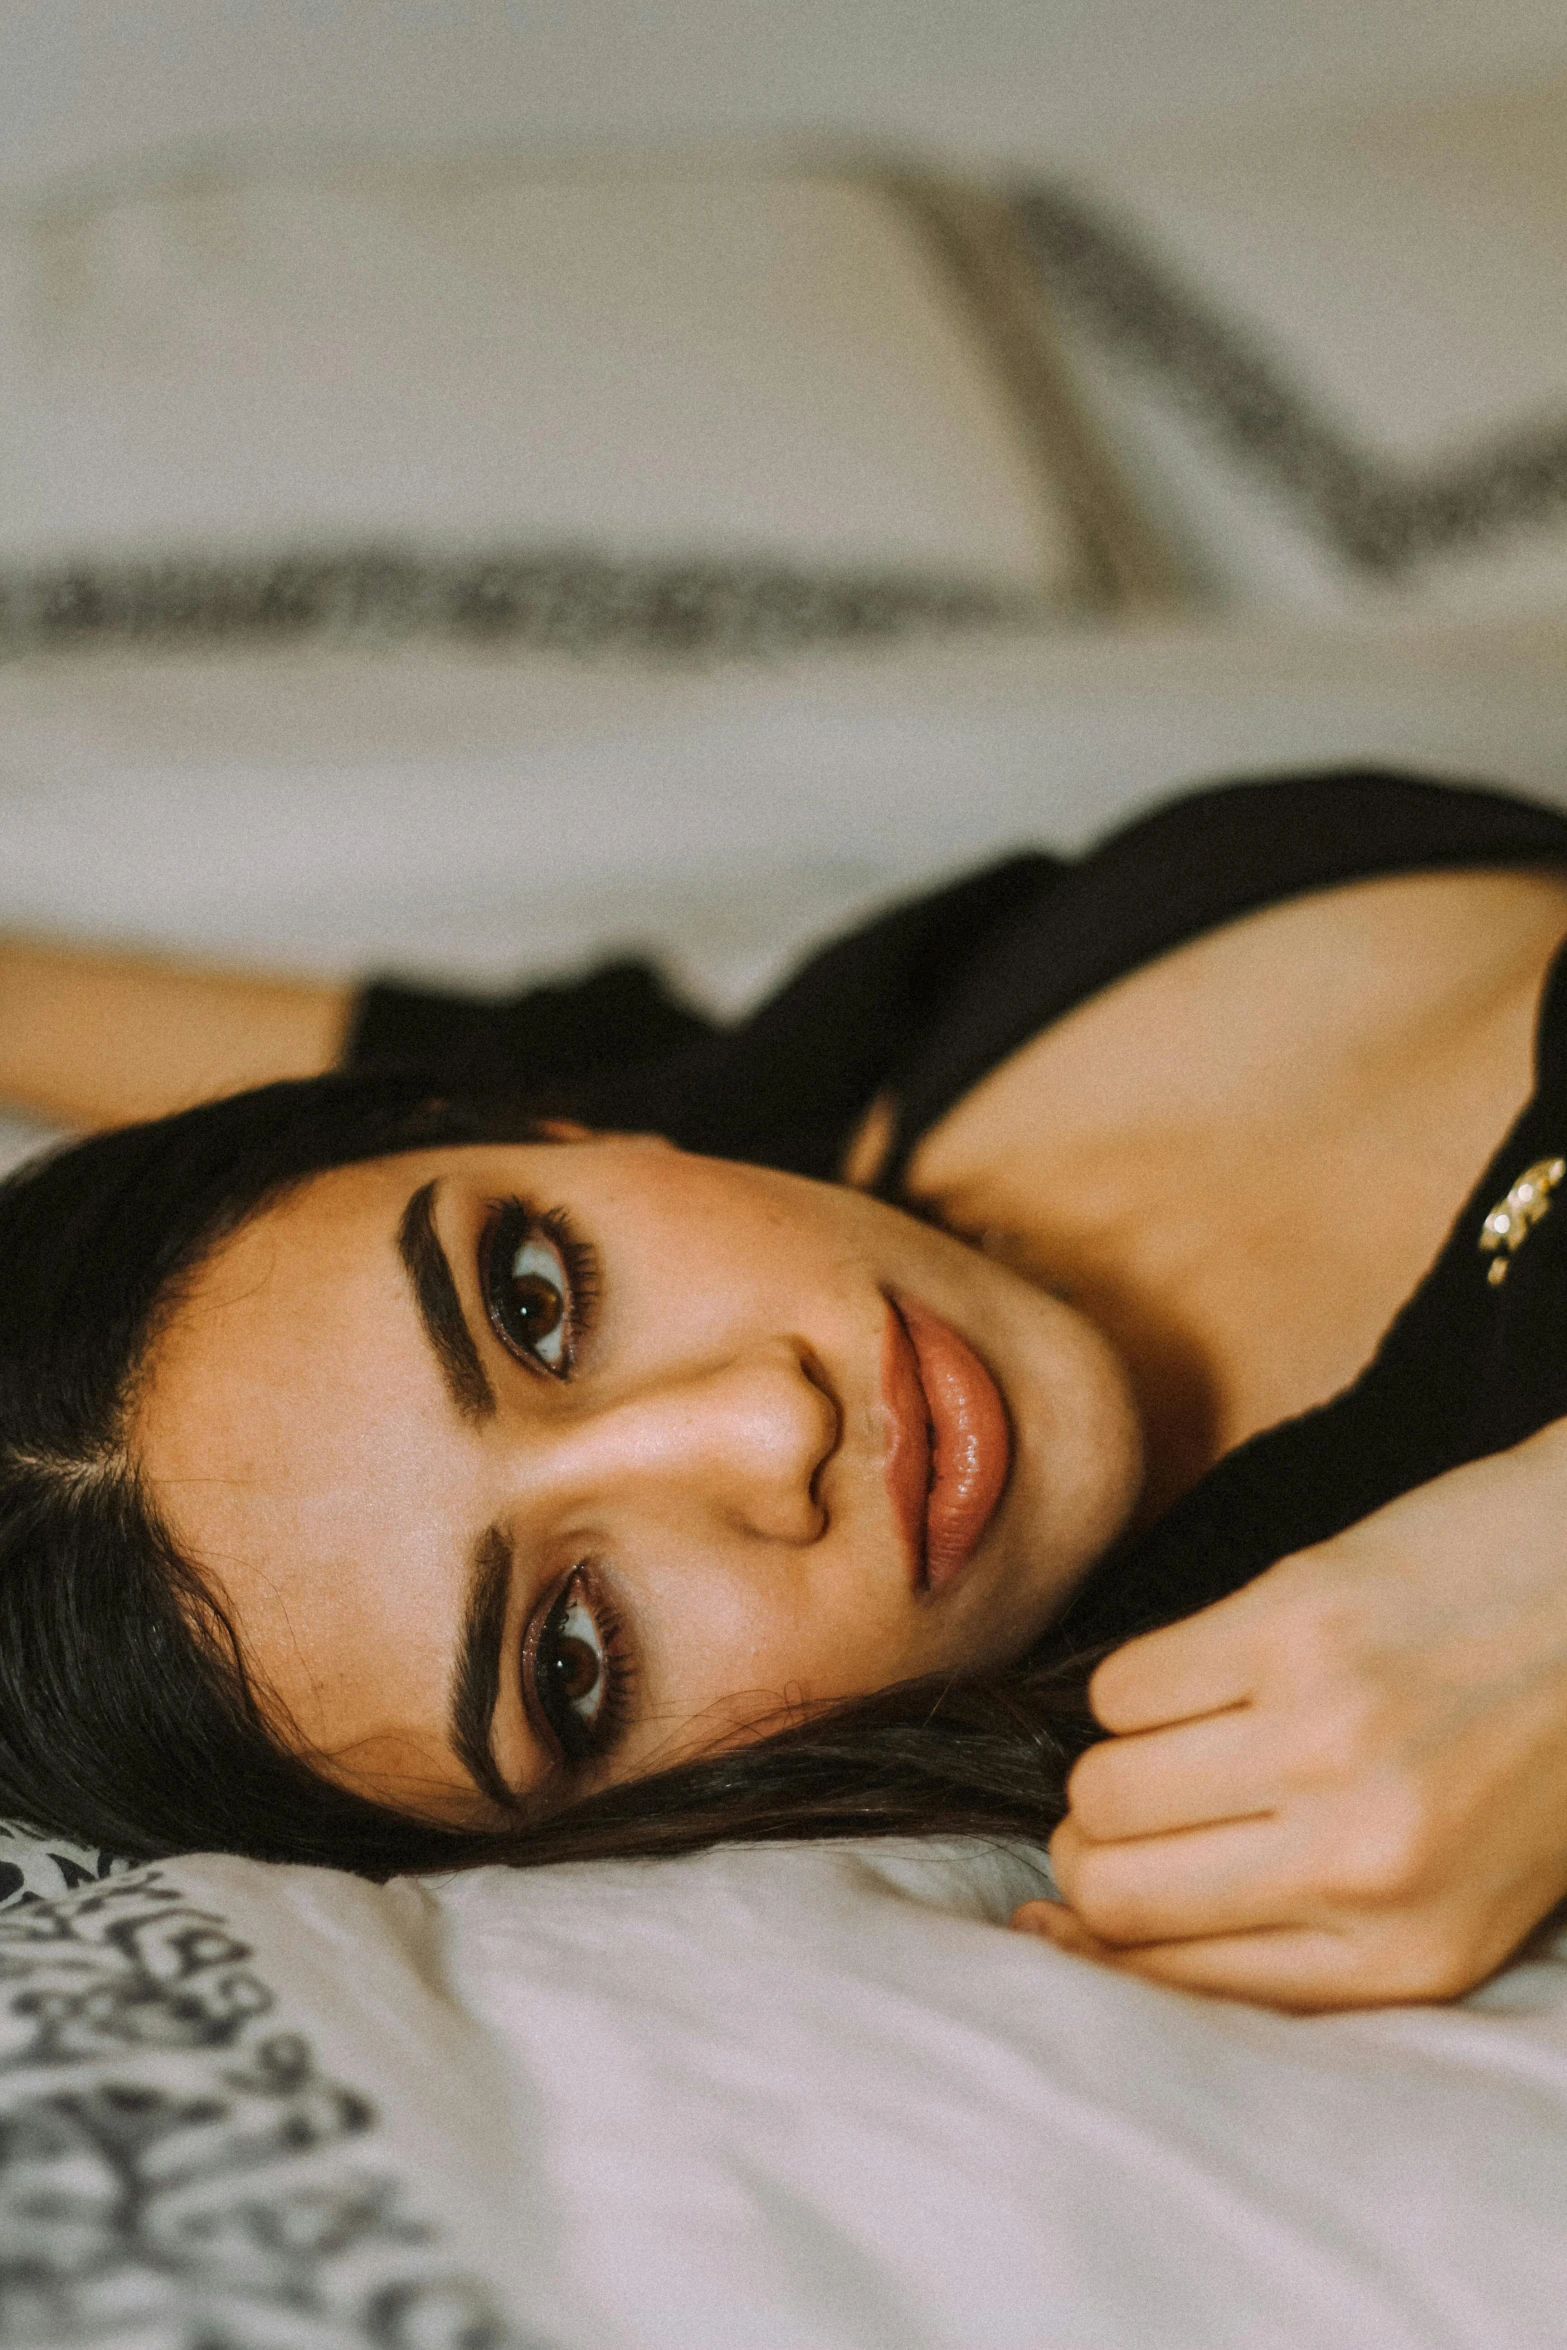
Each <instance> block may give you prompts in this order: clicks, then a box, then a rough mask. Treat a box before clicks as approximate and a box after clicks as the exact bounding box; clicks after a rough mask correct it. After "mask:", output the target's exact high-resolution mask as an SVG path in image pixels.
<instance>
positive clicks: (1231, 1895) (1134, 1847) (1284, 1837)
mask: <svg viewBox="0 0 1567 2350" xmlns="http://www.w3.org/2000/svg"><path fill="white" fill-rule="evenodd" d="M1299 1841H1300V1839H1299V1836H1298V1834H1297V1833H1296V1832H1294V1831H1293V1830H1291V1829H1289V1828H1286V1827H1281V1824H1280V1822H1279V1821H1278V1820H1276V1819H1275V1818H1274V1817H1273V1816H1272V1815H1271V1814H1264V1815H1262V1816H1260V1817H1257V1818H1253V1819H1244V1820H1231V1821H1227V1822H1225V1823H1224V1824H1222V1825H1220V1826H1216V1827H1203V1828H1194V1829H1184V1830H1178V1831H1177V1832H1175V1833H1174V1834H1172V1835H1168V1836H1146V1837H1142V1838H1138V1839H1135V1840H1133V1841H1131V1842H1128V1843H1121V1844H1098V1843H1094V1842H1092V1841H1090V1839H1089V1838H1088V1837H1087V1836H1085V1835H1084V1833H1083V1831H1082V1829H1081V1827H1080V1826H1079V1825H1078V1823H1077V1821H1076V1819H1075V1818H1073V1817H1071V1816H1069V1817H1068V1818H1066V1819H1065V1820H1063V1821H1062V1823H1061V1825H1060V1827H1059V1828H1057V1830H1056V1832H1055V1834H1054V1836H1052V1838H1051V1839H1050V1865H1051V1868H1052V1869H1053V1871H1054V1873H1055V1879H1056V1883H1057V1884H1058V1885H1059V1886H1060V1888H1061V1891H1062V1892H1063V1893H1064V1894H1065V1896H1066V1898H1067V1900H1068V1901H1069V1902H1070V1903H1071V1905H1072V1907H1073V1909H1074V1910H1076V1912H1077V1914H1078V1916H1079V1917H1080V1918H1081V1919H1082V1921H1083V1923H1084V1925H1086V1926H1087V1927H1088V1929H1089V1931H1090V1932H1091V1933H1094V1934H1097V1935H1099V1936H1100V1937H1101V1938H1102V1939H1103V1940H1104V1941H1106V1942H1114V1943H1117V1944H1129V1943H1151V1942H1177V1941H1185V1940H1187V1939H1188V1938H1190V1937H1191V1936H1194V1935H1204V1936H1215V1935H1227V1934H1233V1933H1249V1932H1254V1931H1256V1930H1257V1929H1258V1928H1260V1927H1264V1926H1275V1925H1282V1924H1286V1923H1290V1924H1293V1923H1298V1922H1299V1921H1300V1911H1301V1888H1302V1882H1303V1879H1304V1878H1305V1875H1306V1872H1305V1871H1304V1870H1303V1868H1302V1866H1301V1862H1302V1857H1303V1856H1302V1854H1301V1852H1300V1850H1299V1848H1298V1847H1299Z"/></svg>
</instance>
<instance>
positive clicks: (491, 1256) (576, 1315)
mask: <svg viewBox="0 0 1567 2350" xmlns="http://www.w3.org/2000/svg"><path fill="white" fill-rule="evenodd" d="M509 1221H510V1222H511V1223H512V1224H513V1225H514V1226H516V1227H520V1229H521V1230H522V1232H523V1233H524V1234H525V1235H526V1236H528V1237H530V1238H531V1237H532V1236H533V1235H535V1234H538V1233H542V1234H543V1235H544V1237H545V1238H546V1239H547V1240H549V1241H550V1242H552V1243H553V1245H554V1246H555V1247H556V1248H557V1249H558V1250H559V1251H560V1257H561V1262H562V1264H563V1265H564V1266H565V1268H566V1279H567V1281H568V1283H569V1284H570V1288H571V1296H570V1298H569V1299H568V1300H567V1306H568V1316H567V1330H566V1369H567V1371H568V1372H569V1371H570V1370H572V1369H573V1368H574V1366H575V1363H576V1355H577V1348H578V1347H579V1346H580V1344H581V1343H582V1341H583V1339H585V1338H586V1337H587V1336H588V1335H589V1334H590V1332H591V1331H592V1329H593V1325H594V1323H595V1321H596V1320H597V1318H598V1304H599V1260H598V1251H597V1250H596V1249H595V1248H594V1247H593V1245H592V1243H591V1242H590V1241H586V1240H584V1239H583V1238H582V1237H581V1235H580V1234H579V1233H578V1232H577V1231H576V1229H575V1227H574V1226H573V1224H572V1221H571V1218H570V1217H569V1216H568V1215H567V1213H566V1210H565V1209H564V1208H545V1209H539V1208H536V1207H533V1206H532V1205H531V1204H530V1203H529V1202H528V1201H527V1200H525V1199H518V1198H516V1197H513V1198H511V1199H497V1200H491V1202H490V1215H489V1220H488V1222H487V1223H486V1225H485V1229H484V1234H483V1237H482V1239H481V1241H480V1243H479V1293H480V1295H481V1297H482V1298H483V1299H484V1303H485V1312H486V1314H487V1315H488V1317H489V1321H490V1327H491V1328H492V1329H493V1330H494V1331H495V1332H496V1335H497V1336H498V1337H499V1338H500V1339H501V1343H502V1345H503V1346H507V1347H510V1350H511V1352H512V1353H513V1354H515V1353H516V1351H517V1350H516V1348H515V1347H514V1346H512V1345H511V1341H510V1340H509V1339H508V1338H506V1336H505V1335H504V1322H503V1321H502V1320H501V1319H500V1318H499V1317H498V1316H497V1313H496V1310H495V1308H494V1306H493V1305H492V1304H491V1297H492V1294H493V1282H494V1275H495V1266H496V1262H497V1257H498V1255H499V1254H500V1253H501V1252H500V1251H499V1247H498V1244H499V1241H500V1237H501V1234H502V1233H503V1232H505V1231H506V1227H507V1224H508V1222H509ZM507 1239H508V1242H509V1241H510V1239H511V1234H509V1233H508V1234H507ZM558 1375H559V1374H556V1376H558Z"/></svg>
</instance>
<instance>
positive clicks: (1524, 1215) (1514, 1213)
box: [1480, 1159, 1567, 1289]
mask: <svg viewBox="0 0 1567 2350" xmlns="http://www.w3.org/2000/svg"><path fill="white" fill-rule="evenodd" d="M1564 1175H1567V1159H1536V1160H1535V1162H1534V1165H1533V1166H1532V1167H1525V1169H1524V1171H1523V1173H1522V1174H1521V1175H1520V1176H1519V1178H1518V1180H1517V1182H1516V1183H1515V1184H1514V1185H1513V1187H1512V1190H1511V1191H1510V1192H1509V1193H1508V1194H1507V1197H1506V1198H1505V1199H1503V1200H1498V1201H1497V1203H1496V1205H1495V1207H1494V1208H1493V1209H1492V1210H1491V1213H1490V1214H1489V1215H1488V1216H1487V1218H1486V1220H1485V1222H1484V1223H1483V1224H1482V1225H1481V1227H1480V1254H1481V1255H1482V1256H1483V1257H1490V1258H1491V1260H1492V1262H1491V1266H1490V1269H1489V1271H1488V1272H1487V1274H1486V1279H1487V1281H1489V1282H1490V1284H1491V1286H1492V1288H1493V1289H1494V1288H1495V1287H1496V1285H1497V1283H1498V1282H1501V1281H1505V1280H1506V1279H1507V1268H1508V1266H1509V1265H1510V1264H1511V1263H1512V1261H1513V1258H1514V1257H1515V1256H1516V1255H1517V1253H1518V1251H1519V1249H1521V1248H1522V1247H1523V1244H1524V1242H1525V1241H1526V1240H1527V1239H1528V1237H1529V1235H1530V1233H1531V1232H1532V1231H1533V1229H1534V1227H1535V1225H1536V1224H1538V1223H1539V1221H1540V1218H1541V1217H1542V1216H1548V1215H1549V1214H1550V1212H1551V1193H1552V1192H1553V1191H1554V1190H1555V1189H1556V1186H1557V1184H1558V1183H1560V1181H1561V1179H1562V1177H1563V1176H1564Z"/></svg>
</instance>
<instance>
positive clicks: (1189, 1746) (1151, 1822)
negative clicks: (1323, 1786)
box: [1067, 1706, 1283, 1843]
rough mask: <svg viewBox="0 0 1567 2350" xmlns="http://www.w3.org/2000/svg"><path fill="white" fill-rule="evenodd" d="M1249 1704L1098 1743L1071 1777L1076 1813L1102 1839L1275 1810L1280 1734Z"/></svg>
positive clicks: (1164, 1832)
mask: <svg viewBox="0 0 1567 2350" xmlns="http://www.w3.org/2000/svg"><path fill="white" fill-rule="evenodd" d="M1259 1728H1260V1725H1259V1722H1258V1718H1257V1716H1256V1714H1255V1713H1254V1712H1253V1710H1252V1708H1251V1707H1249V1706H1234V1707H1231V1708H1230V1710H1229V1711H1228V1712H1226V1713H1219V1714H1208V1715H1205V1716H1203V1717H1202V1718H1201V1719H1200V1720H1197V1721H1191V1722H1181V1723H1179V1724H1177V1725H1176V1726H1175V1727H1174V1728H1173V1729H1162V1730H1145V1731H1142V1732H1140V1733H1136V1734H1134V1735H1132V1736H1129V1737H1122V1738H1112V1739H1107V1740H1106V1741H1105V1743H1104V1744H1103V1745H1101V1746H1091V1747H1090V1748H1089V1750H1088V1752H1087V1753H1086V1754H1085V1755H1083V1756H1082V1757H1081V1758H1080V1759H1079V1761H1078V1762H1077V1763H1076V1764H1075V1765H1074V1766H1073V1770H1072V1775H1071V1778H1070V1779H1069V1780H1068V1782H1067V1796H1068V1800H1069V1801H1070V1804H1071V1808H1072V1817H1073V1818H1074V1819H1075V1820H1076V1822H1077V1824H1078V1826H1079V1827H1080V1828H1081V1829H1082V1831H1083V1833H1084V1835H1085V1836H1089V1837H1091V1838H1092V1839H1093V1840H1094V1842H1095V1843H1111V1842H1116V1841H1119V1840H1121V1839H1124V1838H1126V1837H1129V1836H1162V1835H1167V1834H1169V1832H1170V1831H1171V1830H1172V1829H1177V1828H1198V1827H1205V1826H1209V1825H1211V1824H1214V1823H1217V1822H1219V1821H1222V1820H1234V1819H1247V1818H1250V1817H1251V1816H1252V1815H1253V1814H1255V1813H1257V1812H1264V1811H1270V1810H1272V1809H1273V1808H1274V1807H1275V1806H1276V1804H1277V1803H1278V1802H1279V1800H1280V1797H1281V1794H1282V1792H1283V1790H1282V1787H1281V1783H1280V1774H1279V1767H1278V1756H1277V1741H1276V1740H1270V1739H1269V1738H1267V1737H1266V1736H1265V1735H1259Z"/></svg>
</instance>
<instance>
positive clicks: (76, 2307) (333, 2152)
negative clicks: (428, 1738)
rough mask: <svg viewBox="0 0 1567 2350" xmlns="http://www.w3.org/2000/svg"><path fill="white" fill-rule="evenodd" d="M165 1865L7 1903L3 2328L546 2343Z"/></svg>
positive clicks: (3, 2339)
mask: <svg viewBox="0 0 1567 2350" xmlns="http://www.w3.org/2000/svg"><path fill="white" fill-rule="evenodd" d="M251 1957H252V1953H251V1951H250V1949H249V1948H248V1947H247V1945H246V1944H245V1943H243V1942H241V1941H239V1940H238V1939H237V1938H236V1937H235V1936H234V1934H233V1933H232V1932H231V1931H230V1929H229V1927H228V1925H227V1924H226V1922H225V1921H224V1919H223V1918H221V1917H219V1916H217V1915H215V1914H214V1913H213V1912H211V1911H209V1910H206V1909H203V1908H200V1907H198V1906H197V1905H196V1904H194V1903H192V1902H191V1901H189V1900H188V1899H187V1898H186V1896H185V1895H184V1894H183V1893H182V1892H181V1891H180V1890H179V1888H178V1887H177V1886H176V1885H174V1884H172V1883H171V1882H169V1881H168V1880H167V1879H166V1878H165V1877H164V1876H163V1874H162V1872H161V1871H160V1870H157V1869H151V1870H144V1871H142V1872H140V1873H139V1874H138V1875H136V1876H135V1877H133V1878H131V1877H112V1878H110V1879H109V1880H108V1881H106V1882H105V1883H102V1884H100V1885H99V1886H97V1887H96V1888H95V1889H94V1890H92V1891H85V1890H84V1891H80V1892H78V1893H76V1894H75V1895H73V1896H70V1897H68V1898H66V1899H63V1900H55V1901H48V1900H39V1899H33V1900H30V1901H29V1900H26V1899H25V1897H24V1899H23V1900H22V1901H20V1902H17V1903H15V1904H14V1905H13V1906H12V1907H11V1909H10V1910H9V1911H8V1912H7V1913H6V1914H5V1915H4V1916H0V2344H5V2345H12V2344H15V2345H18V2346H20V2345H22V2344H26V2345H28V2346H29V2350H40V2346H43V2345H48V2344H60V2345H62V2346H63V2345H73V2346H74V2345H79V2344H83V2343H87V2342H92V2343H95V2344H102V2345H106V2346H108V2345H113V2344H116V2343H122V2342H123V2343H125V2344H126V2345H127V2346H129V2345H133V2344H134V2345H135V2346H136V2350H147V2346H148V2345H151V2344H156V2345H157V2350H314V2346H316V2345H319V2350H345V2346H347V2345H351V2344H365V2345H368V2346H370V2350H526V2345H525V2344H524V2343H523V2342H522V2341H521V2340H520V2338H519V2337H518V2335H517V2334H516V2333H515V2331H514V2330H513V2329H512V2328H511V2327H510V2326H509V2324H508V2323H507V2321H506V2319H505V2318H504V2316H503V2315H502V2314H501V2313H500V2311H499V2310H498V2309H497V2308H496V2306H495V2303H494V2299H493V2296H492V2295H491V2293H490V2292H489V2290H488V2288H487V2287H486V2286H485V2285H483V2284H482V2283H481V2282H479V2281H478V2280H477V2279H475V2278H472V2277H468V2276H462V2275H457V2274H454V2273H452V2272H451V2271H450V2270H449V2269H448V2268H447V2267H446V2266H445V2264H444V2263H443V2261H442V2259H441V2256H440V2247H439V2244H438V2242H437V2240H436V2238H435V2236H434V2233H433V2231H432V2230H431V2229H430V2228H429V2227H428V2226H426V2225H424V2224H423V2223H421V2222H420V2221H418V2220H417V2219H415V2218H412V2217H411V2216H410V2215H409V2214H408V2213H407V2212H406V2211H405V2209H404V2208H403V2201H402V2191H401V2187H400V2184H399V2182H398V2181H397V2180H396V2179H395V2178H393V2177H391V2176H390V2175H388V2174H387V2173H386V2172H385V2171H384V2170H383V2169H378V2168H377V2167H376V2166H375V2165H374V2163H373V2161H370V2162H367V2161H366V2159H365V2157H366V2155H367V2154H373V2150H374V2139H375V2131H376V2127H377V2115H376V2111H375V2108H374V2106H373V2105H372V2104H371V2103H370V2102H369V2100H368V2099H367V2098H365V2097H363V2096H362V2095H361V2094H360V2093H359V2092H358V2091H356V2090H355V2089H353V2088H351V2087H349V2086H347V2085H345V2084H344V2083H343V2082H341V2081H338V2080H336V2079H334V2078H333V2077H332V2076H331V2075H330V2074H328V2073H326V2072H324V2071H323V2070H322V2069H321V2067H320V2064H319V2063H318V2061H317V2058H316V2055H315V2053H314V2051H313V2050H312V2048H311V2046H310V2044H309V2042H308V2041H307V2040H306V2039H305V2038H304V2037H303V2036H302V2035H301V2034H299V2033H298V2032H295V2031H291V2030H289V2029H288V2028H287V2026H286V2023H285V2022H284V2020H283V2019H282V2018H281V2017H280V2016H279V2015H278V2014H277V2012H276V2005H277V2003H276V1999H275V1996H274V1994H273V1992H272V1991H271V1990H270V1988H269V1987H268V1986H267V1985H266V1984H265V1983H264V1982H262V1981H261V1979H260V1978H259V1976H258V1975H257V1974H256V1973H255V1972H254V1971H253V1969H252V1967H251V1965H250V1960H251Z"/></svg>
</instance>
